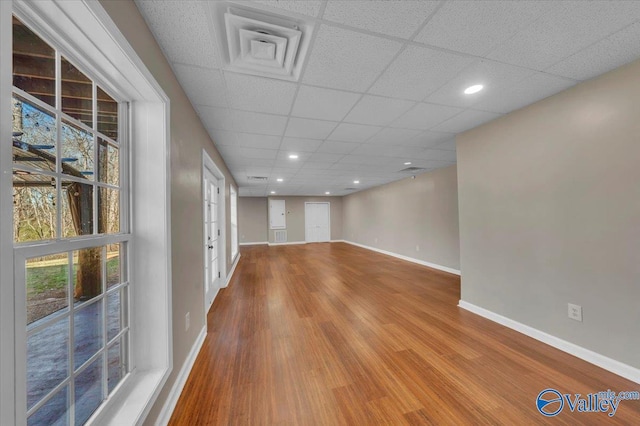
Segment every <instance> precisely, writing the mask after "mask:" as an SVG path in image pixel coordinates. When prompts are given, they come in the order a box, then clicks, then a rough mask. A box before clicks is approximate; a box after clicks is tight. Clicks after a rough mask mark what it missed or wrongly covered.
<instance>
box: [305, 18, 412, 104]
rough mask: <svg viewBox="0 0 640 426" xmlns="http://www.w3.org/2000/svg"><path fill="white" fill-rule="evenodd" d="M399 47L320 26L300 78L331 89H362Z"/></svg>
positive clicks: (382, 40) (368, 84) (378, 38)
mask: <svg viewBox="0 0 640 426" xmlns="http://www.w3.org/2000/svg"><path fill="white" fill-rule="evenodd" d="M401 46H402V45H401V44H400V43H398V42H395V41H391V40H387V39H384V38H380V37H375V36H370V35H366V34H361V33H357V32H354V31H349V30H345V29H342V28H336V27H330V26H327V25H322V26H321V27H320V31H319V33H318V36H317V37H316V40H315V43H314V46H313V48H312V51H311V55H310V58H309V62H308V63H307V68H306V70H305V74H304V78H303V81H304V82H305V83H307V84H314V85H319V86H325V87H330V88H335V89H346V90H353V91H356V92H362V91H365V90H366V89H367V88H368V87H369V86H370V85H371V83H373V82H374V80H375V79H376V78H377V77H378V75H379V74H380V73H381V72H382V70H384V68H385V67H386V66H387V64H388V63H389V62H390V61H391V59H392V58H393V57H394V56H395V55H396V53H398V51H399V50H400V47H401Z"/></svg>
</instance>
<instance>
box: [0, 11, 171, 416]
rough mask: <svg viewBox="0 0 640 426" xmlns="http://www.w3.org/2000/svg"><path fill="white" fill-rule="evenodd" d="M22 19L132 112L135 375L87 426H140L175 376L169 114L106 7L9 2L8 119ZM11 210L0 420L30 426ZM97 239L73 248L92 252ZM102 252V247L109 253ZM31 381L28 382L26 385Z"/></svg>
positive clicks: (0, 179)
mask: <svg viewBox="0 0 640 426" xmlns="http://www.w3.org/2000/svg"><path fill="white" fill-rule="evenodd" d="M14 13H16V14H17V15H18V16H19V17H21V18H23V19H25V20H27V21H28V24H29V25H30V26H31V27H32V28H33V29H34V30H36V32H38V33H40V34H42V35H43V36H45V38H48V39H52V40H55V41H56V45H57V46H59V47H60V50H61V51H63V52H65V54H66V56H67V57H68V59H69V60H70V61H72V62H73V63H76V64H82V66H83V68H84V69H85V70H86V71H87V72H88V74H89V75H90V76H91V77H92V78H95V79H96V81H98V82H107V83H108V84H106V85H105V86H106V87H108V88H111V89H113V91H114V92H115V93H114V95H116V96H117V97H118V98H120V99H127V100H129V101H130V103H131V123H130V127H131V132H130V138H131V141H132V142H131V150H130V157H131V160H130V164H131V165H132V167H130V170H128V172H129V175H130V185H131V186H130V189H131V193H130V198H129V203H130V205H131V215H130V224H131V231H132V232H133V234H134V241H133V242H132V243H131V246H130V247H129V256H130V270H129V278H130V282H131V294H130V304H131V306H132V308H133V309H132V315H131V316H130V318H129V321H130V327H131V331H130V333H131V347H130V354H131V365H130V370H131V373H130V374H129V375H128V376H127V377H126V378H125V379H124V380H122V382H121V384H120V385H119V389H118V390H117V391H116V392H114V393H113V394H112V396H110V397H109V398H108V399H107V400H106V401H105V404H103V405H102V406H101V407H100V408H99V409H98V410H97V411H96V412H95V413H94V414H93V415H92V417H91V418H90V419H89V421H88V424H118V425H120V424H136V423H141V422H142V420H143V419H144V418H145V417H146V415H147V414H148V412H149V410H150V409H151V406H152V405H153V403H154V402H155V400H156V398H157V397H158V394H159V393H160V391H161V390H162V387H163V386H164V384H165V383H166V380H167V379H168V376H169V373H170V372H171V369H172V364H173V356H172V327H171V234H170V223H171V218H170V181H171V179H170V174H169V170H170V159H169V153H170V149H169V142H170V129H169V117H170V109H169V107H170V105H169V98H168V97H167V95H166V94H165V93H164V91H163V90H162V88H161V87H160V86H159V84H158V83H157V82H156V81H155V79H154V78H153V76H152V74H151V73H150V72H149V70H148V69H147V68H146V66H145V65H144V64H143V62H142V60H141V59H140V58H139V57H138V56H137V54H136V53H135V51H134V50H133V48H132V47H131V46H130V45H129V43H128V41H127V40H126V38H125V37H124V36H123V35H122V33H121V32H120V31H119V29H118V28H117V26H116V25H115V23H114V22H113V21H112V20H111V18H110V17H109V15H108V14H107V13H106V11H105V10H104V8H103V7H102V6H101V5H100V3H99V2H93V1H89V0H82V1H73V2H66V1H62V0H52V1H47V2H40V1H37V0H13V1H0V105H1V108H0V111H4V112H8V111H11V108H10V105H11V93H12V77H11V76H12V69H11V53H12V42H11V40H12V25H11V17H12V15H13V14H14ZM10 138H11V114H8V113H3V114H0V140H10ZM11 170H12V155H11V145H10V144H0V197H2V200H9V199H11V197H12V173H11ZM12 207H13V206H12V203H6V202H2V203H0V225H1V226H0V265H1V267H0V339H1V341H2V347H1V349H0V369H1V370H0V371H1V373H2V377H3V380H2V383H1V384H0V386H1V389H0V411H1V412H2V417H3V419H2V421H3V422H6V423H7V424H21V423H23V422H24V420H25V417H24V415H25V413H24V412H21V410H22V407H19V406H18V402H19V400H20V397H19V396H18V395H16V389H18V386H16V384H17V381H18V380H24V378H23V376H24V372H25V366H26V361H25V359H19V358H18V356H17V354H19V353H20V351H19V346H21V345H24V343H25V342H24V341H20V339H19V336H18V334H17V333H16V330H20V329H24V328H25V326H26V318H20V317H19V316H20V315H17V314H18V312H17V311H16V310H15V307H14V303H15V301H16V298H17V297H21V296H22V295H21V294H18V293H20V292H19V291H16V288H15V285H14V278H15V277H14V268H13V262H14V246H13V235H12V234H13V227H12V226H11V221H12ZM88 240H91V237H87V238H83V239H81V240H78V241H77V242H76V241H73V242H70V243H69V244H70V245H69V247H70V248H73V247H74V246H73V245H74V244H79V243H82V244H85V243H86V242H87V241H88ZM101 244H102V243H100V245H101ZM21 375H22V376H21Z"/></svg>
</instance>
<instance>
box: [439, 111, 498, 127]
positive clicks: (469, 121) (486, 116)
mask: <svg viewBox="0 0 640 426" xmlns="http://www.w3.org/2000/svg"><path fill="white" fill-rule="evenodd" d="M500 115H501V114H496V113H494V112H487V111H477V110H473V109H468V110H466V111H464V112H461V113H460V114H458V115H456V116H455V117H453V118H450V119H448V120H447V121H444V122H443V123H441V124H439V125H437V126H436V127H434V128H433V130H435V131H438V132H450V133H460V132H464V131H465V130H469V129H472V128H474V127H476V126H479V125H481V124H484V123H486V122H487V121H491V120H493V119H496V118H498V117H500Z"/></svg>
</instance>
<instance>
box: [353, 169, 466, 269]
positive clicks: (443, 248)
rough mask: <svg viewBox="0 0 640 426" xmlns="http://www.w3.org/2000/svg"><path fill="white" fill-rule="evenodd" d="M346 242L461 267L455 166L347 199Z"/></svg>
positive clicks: (455, 267) (360, 193) (454, 267)
mask: <svg viewBox="0 0 640 426" xmlns="http://www.w3.org/2000/svg"><path fill="white" fill-rule="evenodd" d="M344 239H345V240H348V241H352V242H356V243H360V244H364V245H367V246H370V247H375V248H378V249H382V250H387V251H390V252H393V253H397V254H401V255H404V256H408V257H412V258H415V259H419V260H423V261H426V262H430V263H435V264H437V265H441V266H446V267H448V268H453V269H460V254H459V235H458V191H457V175H456V167H455V166H451V167H447V168H444V169H438V170H435V171H432V172H428V173H424V174H421V175H419V176H416V178H415V179H411V178H407V179H403V180H400V181H397V182H392V183H390V184H387V185H383V186H379V187H376V188H371V189H368V190H366V191H361V192H356V193H355V194H351V195H348V196H346V197H344ZM416 246H419V250H417V248H418V247H416Z"/></svg>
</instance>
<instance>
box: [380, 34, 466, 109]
mask: <svg viewBox="0 0 640 426" xmlns="http://www.w3.org/2000/svg"><path fill="white" fill-rule="evenodd" d="M471 62H473V59H471V58H469V57H465V56H459V55H455V54H451V53H446V52H441V51H438V50H434V49H428V48H426V47H420V46H413V45H412V46H407V48H406V49H405V50H404V51H403V52H402V53H401V54H400V55H399V56H398V58H397V59H396V60H395V61H393V63H392V64H391V65H390V66H389V68H388V69H387V70H386V71H385V72H384V73H383V74H382V76H380V78H379V79H378V81H376V83H375V84H374V85H373V87H372V88H371V90H369V92H370V93H373V94H376V95H383V96H389V97H394V98H404V99H412V100H415V101H420V100H422V99H424V98H425V97H426V96H427V95H428V94H430V93H431V92H433V91H435V90H436V89H438V88H439V87H440V86H442V85H443V84H444V83H446V82H447V81H449V80H450V79H451V78H452V77H453V76H455V75H456V74H458V73H459V72H460V71H462V69H463V68H464V67H466V66H468V65H469V64H471Z"/></svg>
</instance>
